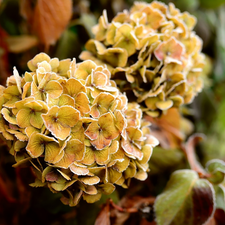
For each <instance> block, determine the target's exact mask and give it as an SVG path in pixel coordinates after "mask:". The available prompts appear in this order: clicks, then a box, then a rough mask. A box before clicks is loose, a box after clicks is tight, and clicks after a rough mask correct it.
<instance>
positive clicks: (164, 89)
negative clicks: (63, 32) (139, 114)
mask: <svg viewBox="0 0 225 225" xmlns="http://www.w3.org/2000/svg"><path fill="white" fill-rule="evenodd" d="M195 24H196V19H195V17H194V16H192V15H190V14H189V13H187V12H184V13H181V12H180V11H179V10H178V9H176V8H175V6H174V5H173V4H172V3H170V4H169V5H168V6H167V5H165V4H164V3H160V2H157V1H153V2H152V3H144V2H135V3H134V5H133V7H132V8H131V9H130V10H129V11H127V10H124V11H123V12H122V13H118V14H117V15H116V16H115V17H114V18H113V19H112V21H111V22H110V23H109V22H108V19H107V15H106V11H104V12H103V15H102V16H101V17H100V19H99V23H98V24H97V25H96V26H95V27H94V29H93V33H94V34H95V39H91V40H89V41H88V42H87V43H86V45H85V47H86V50H87V51H83V52H82V53H81V55H80V58H81V59H83V60H86V59H92V60H93V61H95V62H96V63H97V64H99V65H103V64H105V65H107V67H108V69H109V70H110V71H111V74H112V78H113V79H114V80H115V81H116V82H117V84H118V86H119V88H120V89H121V91H122V92H124V91H126V93H127V95H128V98H129V99H136V100H137V102H138V103H140V104H141V105H142V108H143V111H144V112H146V113H147V114H148V115H150V116H153V117H157V116H159V115H160V113H161V112H163V111H166V110H168V109H169V108H171V107H179V106H180V105H182V104H188V103H191V102H192V100H193V98H194V97H195V96H196V95H197V93H199V92H200V91H201V89H202V86H203V82H202V78H201V74H202V69H203V66H204V55H203V54H202V53H201V49H202V40H201V39H200V38H199V37H198V36H197V35H196V34H195V32H194V31H193V28H194V26H195Z"/></svg>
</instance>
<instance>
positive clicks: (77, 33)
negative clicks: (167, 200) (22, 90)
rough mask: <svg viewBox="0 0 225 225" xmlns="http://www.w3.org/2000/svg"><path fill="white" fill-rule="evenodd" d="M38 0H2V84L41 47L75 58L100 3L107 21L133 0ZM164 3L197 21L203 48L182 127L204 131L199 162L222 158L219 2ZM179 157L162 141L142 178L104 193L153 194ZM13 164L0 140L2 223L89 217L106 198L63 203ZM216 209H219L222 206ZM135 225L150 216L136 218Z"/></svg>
mask: <svg viewBox="0 0 225 225" xmlns="http://www.w3.org/2000/svg"><path fill="white" fill-rule="evenodd" d="M44 2H45V1H43V0H0V84H1V85H5V82H6V79H7V77H9V76H10V75H12V71H13V66H16V68H17V70H18V71H19V73H20V74H23V73H24V72H25V71H27V70H28V68H27V61H29V60H30V59H32V58H33V57H34V56H35V55H36V54H38V53H39V52H46V53H47V54H49V55H50V57H58V58H59V59H65V58H73V57H75V58H76V59H77V62H79V61H80V60H79V54H80V53H81V51H82V50H84V45H85V43H86V41H87V40H88V39H89V38H91V37H93V34H92V31H91V28H92V27H93V26H94V25H95V24H97V22H98V18H99V17H100V16H101V14H102V11H103V9H106V10H107V14H108V19H109V21H111V19H112V18H113V17H114V16H115V15H116V14H117V12H121V11H123V10H124V9H129V8H130V6H131V5H132V4H133V2H134V1H133V0H112V1H109V0H73V1H72V10H71V4H70V2H71V1H67V0H65V1H62V0H48V1H47V2H48V4H47V6H46V4H45V3H44ZM146 2H151V1H146ZM163 2H165V3H167V4H168V3H169V2H173V3H174V4H175V6H176V7H177V8H179V9H180V10H181V11H182V12H183V11H188V12H189V13H191V14H193V15H195V16H196V18H197V20H198V22H197V25H196V27H195V32H196V33H197V35H199V36H200V37H201V38H202V40H203V53H205V54H206V66H205V70H206V71H207V74H208V77H205V78H204V79H205V81H204V83H205V88H204V90H203V92H202V93H200V94H199V95H198V96H197V97H196V99H195V101H194V102H193V103H192V104H191V105H190V106H188V107H185V108H182V109H181V110H182V115H183V117H185V118H186V119H188V121H189V122H188V123H185V124H183V126H186V127H187V126H188V127H189V128H188V129H189V130H190V132H189V133H204V134H205V135H206V137H205V140H204V141H202V143H201V145H199V146H197V150H196V152H197V155H198V158H199V160H200V161H201V163H202V165H203V166H204V165H205V163H206V162H207V161H208V160H210V159H213V158H220V159H222V160H225V143H224V140H225V4H224V3H225V1H224V0H213V1H212V0H174V1H167V0H165V1H163ZM70 12H71V13H70ZM173 116H174V114H172V117H173ZM164 119H165V118H164ZM187 124H188V125H187ZM190 124H191V125H190ZM186 129H187V128H186ZM162 152H163V154H164V157H163V158H162V157H161V155H162ZM183 158H184V157H183V153H182V151H180V150H179V149H177V147H176V145H175V146H172V147H171V149H170V151H167V152H165V151H164V149H163V145H161V147H158V148H157V150H156V151H155V152H154V154H153V156H152V159H151V162H150V168H151V171H152V172H151V173H150V177H149V179H148V180H147V181H146V182H145V184H144V185H143V184H139V183H138V185H137V184H136V185H134V184H133V183H131V187H133V188H130V189H129V190H122V189H120V188H118V191H116V192H114V193H113V194H112V195H111V196H110V198H112V199H113V201H114V202H119V200H120V199H121V198H122V197H123V196H125V195H127V193H128V192H130V194H132V193H131V192H135V193H138V192H140V191H141V192H142V194H143V193H144V194H143V195H148V192H149V191H150V192H151V193H152V194H153V195H157V194H158V193H160V192H161V191H162V189H163V188H164V187H165V184H166V182H167V180H168V177H169V175H170V174H171V172H172V171H174V170H176V169H179V168H186V166H187V165H186V163H185V160H183ZM12 164H14V159H13V157H12V156H10V155H9V154H8V150H7V148H6V147H5V145H4V143H1V149H0V224H1V225H6V224H7V225H10V224H13V225H14V224H15V225H16V224H23V225H25V224H29V225H33V224H34V225H36V224H49V225H57V224H64V225H67V224H68V225H70V224H71V225H72V224H73V225H75V224H81V223H83V224H94V221H95V219H96V216H97V214H98V212H99V211H100V206H101V204H102V203H104V202H105V201H106V199H107V198H108V196H105V197H103V198H102V199H101V201H100V202H97V203H95V204H91V205H88V204H87V203H84V202H81V203H80V204H79V206H78V207H76V208H70V207H68V206H64V205H63V204H62V203H61V202H60V200H59V199H60V197H61V196H60V194H52V193H51V192H50V191H49V190H47V189H41V188H39V189H35V188H31V187H29V183H32V182H33V177H32V173H31V171H29V170H27V169H26V168H16V169H15V168H12ZM159 165H160V170H159ZM159 173H160V176H159ZM136 183H137V182H136ZM156 187H157V188H156ZM130 190H132V191H130ZM129 204H131V205H132V204H134V203H132V202H130V203H129ZM221 208H222V209H223V210H225V206H224V205H222V206H221ZM87 212H88V217H87V216H86V215H87ZM148 216H149V215H148ZM143 217H144V216H143V214H142V213H141V212H140V213H139V216H138V219H136V220H139V221H141V220H140V218H143ZM131 220H132V218H130V221H131ZM149 220H150V219H149ZM134 221H135V219H134V220H133V222H132V223H131V222H129V220H128V222H127V224H138V223H135V222H134ZM141 224H152V223H150V222H145V223H144V222H141Z"/></svg>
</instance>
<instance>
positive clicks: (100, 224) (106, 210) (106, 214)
mask: <svg viewBox="0 0 225 225" xmlns="http://www.w3.org/2000/svg"><path fill="white" fill-rule="evenodd" d="M110 224H111V223H110V205H109V203H106V204H105V205H104V206H103V207H102V209H101V211H100V213H99V214H98V217H97V219H96V221H95V225H110Z"/></svg>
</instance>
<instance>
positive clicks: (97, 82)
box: [91, 71, 108, 88]
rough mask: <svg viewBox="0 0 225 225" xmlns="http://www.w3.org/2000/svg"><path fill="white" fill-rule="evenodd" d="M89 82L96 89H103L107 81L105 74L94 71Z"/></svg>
mask: <svg viewBox="0 0 225 225" xmlns="http://www.w3.org/2000/svg"><path fill="white" fill-rule="evenodd" d="M91 81H92V84H93V85H94V86H95V87H97V88H98V87H105V86H106V84H107V81H108V80H107V76H106V74H104V73H103V72H100V71H96V72H93V73H92V75H91Z"/></svg>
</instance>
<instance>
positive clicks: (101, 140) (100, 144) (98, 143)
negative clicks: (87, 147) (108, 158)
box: [91, 132, 111, 150]
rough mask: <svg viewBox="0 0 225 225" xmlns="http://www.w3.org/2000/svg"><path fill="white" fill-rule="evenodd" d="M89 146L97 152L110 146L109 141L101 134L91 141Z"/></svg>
mask: <svg viewBox="0 0 225 225" xmlns="http://www.w3.org/2000/svg"><path fill="white" fill-rule="evenodd" d="M91 144H92V145H93V146H94V147H95V148H96V149H98V150H102V149H103V148H105V147H107V146H109V145H110V144H111V140H110V139H106V138H105V137H104V136H103V134H102V132H100V134H99V136H98V138H97V139H96V140H93V141H91Z"/></svg>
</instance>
